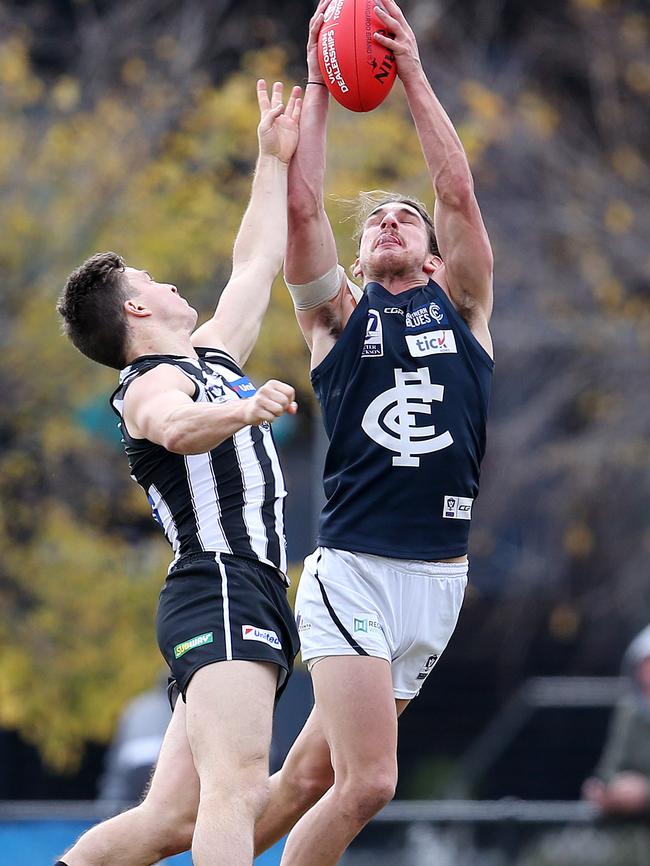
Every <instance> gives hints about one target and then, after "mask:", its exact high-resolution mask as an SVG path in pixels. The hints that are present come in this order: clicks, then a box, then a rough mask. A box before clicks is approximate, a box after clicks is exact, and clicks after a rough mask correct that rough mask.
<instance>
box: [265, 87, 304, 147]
mask: <svg viewBox="0 0 650 866" xmlns="http://www.w3.org/2000/svg"><path fill="white" fill-rule="evenodd" d="M283 93H284V85H283V84H282V82H281V81H276V82H275V84H274V85H273V90H272V92H271V97H270V98H269V94H268V91H267V89H266V81H264V79H260V80H259V81H258V82H257V102H258V104H259V107H260V123H259V126H258V127H257V137H258V139H259V143H260V153H261V154H263V155H265V156H275V157H277V159H279V160H280V162H285V163H288V162H289V161H290V160H291V157H292V156H293V154H294V151H295V149H296V147H297V146H298V134H299V126H300V111H301V109H302V99H301V90H300V88H299V87H294V88H293V89H292V91H291V95H290V96H289V101H288V102H287V105H286V108H285V106H284V104H283V102H282V95H283Z"/></svg>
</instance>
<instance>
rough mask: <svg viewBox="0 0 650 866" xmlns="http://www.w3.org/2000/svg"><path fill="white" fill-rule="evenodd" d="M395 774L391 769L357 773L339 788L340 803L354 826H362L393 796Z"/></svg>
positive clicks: (395, 784)
mask: <svg viewBox="0 0 650 866" xmlns="http://www.w3.org/2000/svg"><path fill="white" fill-rule="evenodd" d="M396 786H397V772H396V771H395V770H393V769H385V770H376V771H368V772H367V773H364V774H363V775H362V774H360V773H358V774H355V776H354V777H350V778H348V779H346V780H345V781H344V782H343V783H342V784H341V788H340V801H341V804H342V806H343V810H344V812H346V813H347V814H348V815H349V816H350V818H351V819H352V820H353V821H354V823H355V824H359V825H361V826H363V825H364V824H366V823H367V822H368V821H370V819H371V818H373V817H374V816H375V815H376V814H377V812H379V811H380V810H381V809H383V808H384V806H386V805H387V804H388V803H390V801H391V800H392V799H393V797H394V796H395V788H396Z"/></svg>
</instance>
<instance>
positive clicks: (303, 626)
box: [296, 613, 311, 634]
mask: <svg viewBox="0 0 650 866" xmlns="http://www.w3.org/2000/svg"><path fill="white" fill-rule="evenodd" d="M296 627H297V628H298V634H302V633H303V632H304V631H311V623H310V622H307V620H304V619H303V618H302V614H300V613H299V614H298V616H297V617H296Z"/></svg>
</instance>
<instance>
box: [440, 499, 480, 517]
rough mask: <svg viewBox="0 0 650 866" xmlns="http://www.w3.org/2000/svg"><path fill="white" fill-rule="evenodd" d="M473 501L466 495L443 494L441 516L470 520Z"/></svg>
mask: <svg viewBox="0 0 650 866" xmlns="http://www.w3.org/2000/svg"><path fill="white" fill-rule="evenodd" d="M473 503H474V500H473V499H470V498H469V497H468V496H445V504H444V507H443V509H442V516H443V517H447V518H449V519H450V520H471V519H472V504H473Z"/></svg>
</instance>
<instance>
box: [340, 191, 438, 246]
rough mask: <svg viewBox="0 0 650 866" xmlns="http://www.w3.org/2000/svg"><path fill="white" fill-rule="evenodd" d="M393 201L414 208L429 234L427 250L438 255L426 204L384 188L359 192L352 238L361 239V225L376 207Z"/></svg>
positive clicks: (355, 206)
mask: <svg viewBox="0 0 650 866" xmlns="http://www.w3.org/2000/svg"><path fill="white" fill-rule="evenodd" d="M393 202H398V203H399V204H408V205H410V206H411V207H412V208H415V210H416V211H417V212H418V213H419V214H420V216H421V217H422V219H423V220H424V224H425V226H426V228H427V233H428V235H429V252H430V253H431V254H432V255H434V256H439V255H440V250H439V249H438V241H437V238H436V230H435V228H434V226H433V220H432V219H431V217H430V216H429V212H428V211H427V209H426V206H425V205H424V204H423V203H422V202H421V201H419V199H417V198H413V197H412V196H406V195H402V194H401V193H398V192H387V191H386V190H385V189H373V190H370V191H368V192H360V193H359V195H358V197H357V199H356V202H355V203H354V211H353V214H352V216H353V218H354V221H355V228H354V234H353V238H354V239H355V240H356V241H357V242H359V241H360V240H361V235H362V234H363V227H364V225H365V224H366V220H367V219H368V217H369V216H370V214H371V213H372V212H373V211H374V210H376V209H377V208H378V207H381V206H382V205H385V204H392V203H393Z"/></svg>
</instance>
